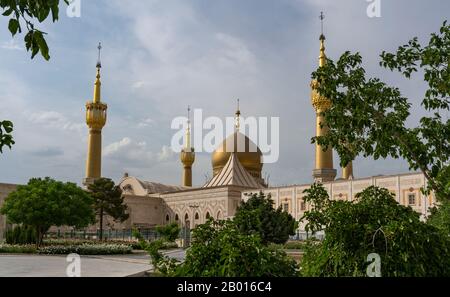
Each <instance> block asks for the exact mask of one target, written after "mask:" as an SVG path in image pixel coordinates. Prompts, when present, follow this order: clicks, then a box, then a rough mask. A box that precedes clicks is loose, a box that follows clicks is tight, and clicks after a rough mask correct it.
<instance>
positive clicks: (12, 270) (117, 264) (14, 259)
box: [0, 250, 185, 277]
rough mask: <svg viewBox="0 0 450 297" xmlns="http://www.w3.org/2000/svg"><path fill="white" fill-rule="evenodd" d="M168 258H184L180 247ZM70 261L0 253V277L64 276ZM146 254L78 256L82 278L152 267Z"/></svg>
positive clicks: (130, 273)
mask: <svg viewBox="0 0 450 297" xmlns="http://www.w3.org/2000/svg"><path fill="white" fill-rule="evenodd" d="M165 254H167V255H168V256H169V257H173V258H176V259H178V260H183V259H184V256H185V252H184V251H183V250H172V251H168V252H165ZM69 264H70V262H67V261H66V256H60V255H58V256H44V255H1V254H0V277H66V276H67V275H66V269H67V267H68V265H69ZM151 269H152V266H151V265H150V258H149V256H148V255H147V254H146V253H138V254H131V255H114V256H81V265H80V272H81V276H82V277H124V276H130V275H139V274H140V273H142V272H144V271H148V270H151Z"/></svg>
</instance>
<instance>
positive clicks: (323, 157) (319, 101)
mask: <svg viewBox="0 0 450 297" xmlns="http://www.w3.org/2000/svg"><path fill="white" fill-rule="evenodd" d="M324 18H325V17H324V15H323V12H321V13H320V20H321V24H322V34H321V35H320V39H319V40H320V56H319V67H322V66H324V65H325V64H326V58H327V57H326V55H325V36H324V35H323V19H324ZM318 84H319V83H318V81H317V80H313V81H312V82H311V88H312V92H311V102H312V105H313V107H314V109H315V111H316V136H324V135H326V134H327V133H328V131H329V128H328V127H327V126H323V127H322V128H321V127H320V124H321V123H322V125H323V124H324V123H325V121H324V120H325V118H324V116H323V112H325V111H326V110H327V109H329V108H330V107H331V101H330V100H329V99H328V98H325V97H323V96H320V95H319V93H318V92H317V89H318ZM313 177H314V181H316V182H327V181H332V180H334V179H335V177H336V169H334V168H333V150H332V148H328V149H327V150H325V151H324V150H323V148H322V147H321V146H320V145H318V144H317V143H316V167H315V169H314V170H313Z"/></svg>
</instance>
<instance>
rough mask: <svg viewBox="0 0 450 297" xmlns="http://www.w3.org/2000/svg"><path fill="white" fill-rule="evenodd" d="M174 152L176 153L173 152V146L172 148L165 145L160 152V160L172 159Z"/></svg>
mask: <svg viewBox="0 0 450 297" xmlns="http://www.w3.org/2000/svg"><path fill="white" fill-rule="evenodd" d="M174 154H175V153H174V152H173V150H172V148H170V147H169V146H167V145H164V146H163V147H162V148H161V151H160V152H159V153H158V160H159V161H161V162H162V161H167V160H170V159H171V158H172V157H173V156H174Z"/></svg>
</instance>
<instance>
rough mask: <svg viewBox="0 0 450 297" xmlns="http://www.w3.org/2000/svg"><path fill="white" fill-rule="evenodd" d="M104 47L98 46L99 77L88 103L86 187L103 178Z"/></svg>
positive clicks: (106, 107) (104, 122)
mask: <svg viewBox="0 0 450 297" xmlns="http://www.w3.org/2000/svg"><path fill="white" fill-rule="evenodd" d="M101 49H102V46H101V44H100V43H99V44H98V62H97V77H96V80H95V85H94V98H93V100H92V102H91V101H89V102H87V103H86V124H87V125H88V127H89V139H88V153H87V160H86V178H85V179H84V181H83V184H84V185H85V186H88V185H89V184H92V183H93V182H94V181H95V180H96V179H99V178H101V177H102V128H103V127H104V126H105V124H106V110H107V109H108V106H107V105H106V104H104V103H102V102H101V101H100V89H101V82H100V69H101V68H102V64H101V61H100V52H101Z"/></svg>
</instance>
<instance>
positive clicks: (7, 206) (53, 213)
mask: <svg viewBox="0 0 450 297" xmlns="http://www.w3.org/2000/svg"><path fill="white" fill-rule="evenodd" d="M92 204H93V201H92V198H91V197H90V196H89V194H88V193H86V192H85V191H84V190H83V189H81V188H80V187H78V186H77V185H76V184H74V183H63V182H60V181H55V180H53V179H50V178H48V177H47V178H45V179H41V178H32V179H30V181H29V182H28V184H27V185H25V186H18V187H17V190H16V191H14V192H12V193H10V194H9V195H8V197H7V198H6V199H5V202H4V204H3V206H2V208H1V209H0V213H2V214H3V215H6V217H7V220H8V221H9V222H11V223H13V224H24V225H27V226H32V227H33V228H34V229H35V230H36V236H37V246H38V247H39V246H40V245H41V243H42V239H43V237H44V235H45V233H47V231H48V229H49V228H50V227H51V226H71V227H75V228H83V227H86V226H88V225H89V224H90V223H92V222H94V212H93V209H92Z"/></svg>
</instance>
